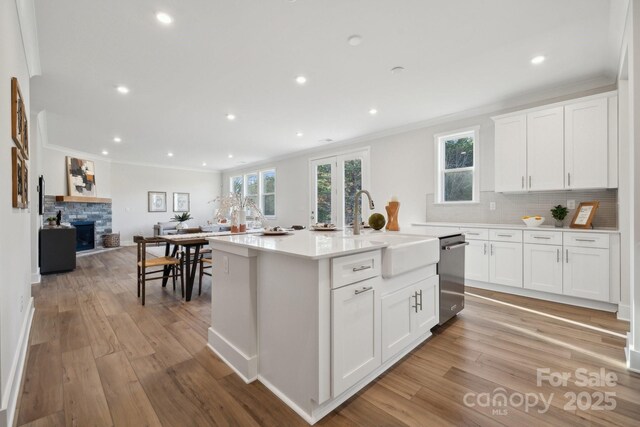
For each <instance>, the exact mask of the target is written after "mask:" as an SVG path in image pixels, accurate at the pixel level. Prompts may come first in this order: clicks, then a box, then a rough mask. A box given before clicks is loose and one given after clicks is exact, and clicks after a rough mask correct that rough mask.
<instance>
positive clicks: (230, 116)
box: [227, 114, 236, 121]
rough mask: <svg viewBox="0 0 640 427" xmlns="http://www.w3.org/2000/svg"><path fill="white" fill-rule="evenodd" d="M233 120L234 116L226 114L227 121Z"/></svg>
mask: <svg viewBox="0 0 640 427" xmlns="http://www.w3.org/2000/svg"><path fill="white" fill-rule="evenodd" d="M235 119H236V116H235V115H234V114H227V120H229V121H231V120H235Z"/></svg>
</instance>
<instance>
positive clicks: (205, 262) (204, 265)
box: [198, 249, 213, 295]
mask: <svg viewBox="0 0 640 427" xmlns="http://www.w3.org/2000/svg"><path fill="white" fill-rule="evenodd" d="M209 251H211V250H210V249H209ZM209 253H210V252H209ZM208 269H213V259H211V258H206V257H205V256H202V257H201V258H200V284H199V285H198V295H201V294H202V278H203V277H204V275H205V274H206V275H207V276H209V277H211V278H213V276H212V275H211V272H207V271H206V270H208Z"/></svg>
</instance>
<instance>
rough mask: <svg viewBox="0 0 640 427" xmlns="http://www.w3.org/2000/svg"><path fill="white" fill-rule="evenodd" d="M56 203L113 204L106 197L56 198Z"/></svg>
mask: <svg viewBox="0 0 640 427" xmlns="http://www.w3.org/2000/svg"><path fill="white" fill-rule="evenodd" d="M56 202H67V203H111V199H107V198H104V197H81V196H56Z"/></svg>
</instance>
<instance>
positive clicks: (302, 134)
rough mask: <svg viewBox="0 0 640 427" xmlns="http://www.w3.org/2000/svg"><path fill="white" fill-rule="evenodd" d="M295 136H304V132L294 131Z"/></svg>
mask: <svg viewBox="0 0 640 427" xmlns="http://www.w3.org/2000/svg"><path fill="white" fill-rule="evenodd" d="M296 136H297V137H298V138H300V137H301V136H304V133H302V132H298V133H296Z"/></svg>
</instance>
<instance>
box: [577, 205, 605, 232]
mask: <svg viewBox="0 0 640 427" xmlns="http://www.w3.org/2000/svg"><path fill="white" fill-rule="evenodd" d="M599 206H600V202H598V201H593V202H581V203H580V205H579V206H578V209H576V212H575V214H574V215H573V219H572V220H571V226H570V227H571V228H592V226H591V223H592V221H593V218H594V217H595V216H596V212H597V211H598V207H599Z"/></svg>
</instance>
